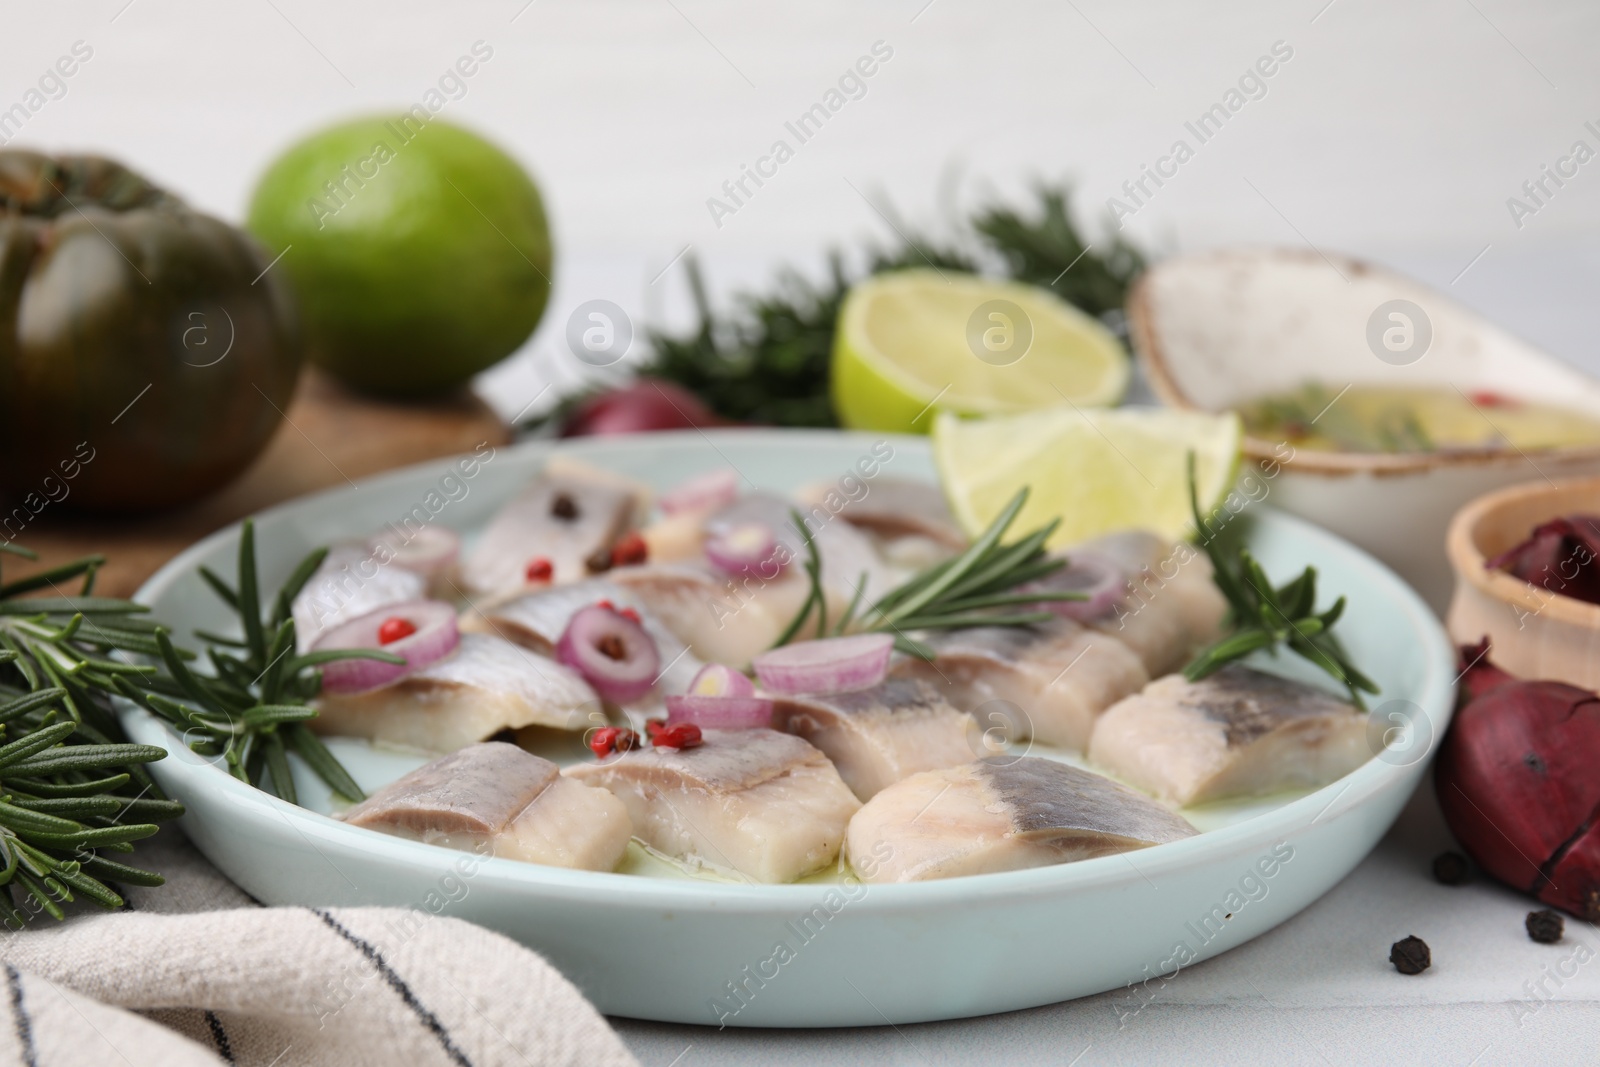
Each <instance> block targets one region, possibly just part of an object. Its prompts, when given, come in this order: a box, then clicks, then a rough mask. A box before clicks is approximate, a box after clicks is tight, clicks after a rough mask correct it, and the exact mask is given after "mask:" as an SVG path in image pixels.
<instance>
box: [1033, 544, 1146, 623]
mask: <svg viewBox="0 0 1600 1067" xmlns="http://www.w3.org/2000/svg"><path fill="white" fill-rule="evenodd" d="M1026 588H1027V589H1028V590H1031V591H1035V592H1047V593H1082V594H1083V596H1084V599H1082V600H1045V601H1041V602H1040V607H1042V608H1045V609H1046V610H1048V611H1053V612H1055V613H1056V614H1057V615H1060V616H1063V617H1064V618H1068V619H1077V620H1078V621H1079V622H1089V621H1090V620H1093V619H1098V618H1100V617H1101V616H1102V615H1105V614H1106V613H1107V612H1109V611H1110V610H1111V609H1112V608H1114V607H1116V606H1117V605H1118V604H1120V603H1122V601H1123V598H1124V597H1126V596H1127V595H1128V572H1127V571H1125V570H1123V568H1122V565H1121V564H1119V563H1118V562H1117V561H1116V560H1114V559H1112V558H1111V557H1110V556H1107V555H1103V554H1101V553H1099V552H1095V551H1092V550H1085V551H1082V552H1069V553H1068V555H1067V565H1066V566H1065V567H1062V568H1061V569H1060V570H1058V571H1056V572H1055V573H1054V574H1052V575H1050V576H1048V577H1046V578H1043V579H1041V580H1040V581H1037V582H1034V583H1032V584H1031V585H1029V586H1027V587H1026Z"/></svg>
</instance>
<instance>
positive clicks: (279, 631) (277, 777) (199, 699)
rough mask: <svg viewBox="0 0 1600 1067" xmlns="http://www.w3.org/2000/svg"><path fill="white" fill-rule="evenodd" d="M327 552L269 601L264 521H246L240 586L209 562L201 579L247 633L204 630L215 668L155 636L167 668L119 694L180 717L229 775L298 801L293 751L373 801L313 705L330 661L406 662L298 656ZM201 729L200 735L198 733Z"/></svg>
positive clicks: (195, 744)
mask: <svg viewBox="0 0 1600 1067" xmlns="http://www.w3.org/2000/svg"><path fill="white" fill-rule="evenodd" d="M326 556H327V549H325V548H323V549H317V550H316V551H314V552H312V553H311V554H310V555H308V556H306V558H305V559H303V560H302V561H301V562H300V564H299V566H297V567H296V568H295V569H294V572H293V573H292V574H291V575H290V576H289V578H288V580H287V581H285V582H284V584H283V586H282V587H281V588H280V589H279V590H278V591H277V593H276V595H275V596H273V597H272V599H271V602H270V607H265V608H264V607H263V603H262V598H261V587H260V581H259V577H258V571H257V567H256V552H255V527H254V525H253V524H252V523H251V522H250V521H248V520H246V521H245V524H244V528H243V530H242V531H241V532H240V535H239V562H238V575H237V585H229V584H228V583H227V582H226V581H225V580H224V579H223V578H222V577H221V576H219V575H218V574H216V573H215V572H214V571H211V570H210V569H209V568H204V567H203V568H201V570H200V575H201V577H202V578H203V579H204V580H205V582H206V584H207V585H209V586H210V587H211V589H212V591H213V592H215V593H216V594H217V596H218V597H219V598H220V599H221V600H222V601H223V602H224V603H225V604H227V605H228V606H229V607H230V608H232V609H233V610H234V611H235V612H236V613H237V614H238V616H239V621H240V629H241V630H242V632H243V637H242V638H226V637H221V636H219V635H213V634H206V633H202V632H201V631H196V633H197V634H198V635H200V636H201V638H202V640H205V641H206V642H207V644H208V646H209V647H208V648H207V649H206V658H207V660H208V661H209V663H210V665H211V667H212V673H210V674H200V673H197V672H195V671H193V670H190V669H189V666H188V664H186V663H185V662H184V655H183V653H182V652H181V651H180V650H179V649H178V648H177V647H176V646H175V645H174V644H173V643H172V638H171V636H170V635H169V634H168V632H167V631H166V630H165V629H158V630H156V632H155V634H154V642H155V645H156V652H157V654H158V655H159V656H160V659H161V662H162V664H163V665H164V667H165V669H166V670H165V673H164V674H162V675H160V676H157V677H154V678H142V679H137V680H131V681H125V682H123V683H121V685H120V686H119V691H120V692H121V693H122V694H123V695H124V696H127V697H129V698H130V699H133V700H137V701H139V702H140V703H141V704H143V705H144V706H145V707H146V708H149V709H150V711H152V712H153V713H155V714H156V715H158V716H160V717H161V718H162V719H164V720H166V721H167V722H169V723H171V724H172V725H173V726H174V727H176V728H177V729H178V730H179V731H180V732H182V733H183V735H184V737H185V738H186V739H190V738H192V740H190V741H189V747H190V748H191V749H193V750H194V751H195V752H197V753H199V754H201V755H203V756H211V757H217V756H220V757H222V759H223V760H224V762H225V764H226V766H227V768H228V772H229V773H230V774H232V775H233V776H234V777H236V778H239V779H240V780H242V781H245V782H249V783H251V784H253V785H257V786H264V785H268V784H269V785H270V786H271V788H272V791H273V792H275V793H277V794H278V796H280V797H282V798H283V799H284V800H287V801H289V802H290V803H298V797H297V795H296V791H295V786H294V778H293V776H292V774H291V773H290V768H289V759H288V753H289V752H290V751H293V752H295V753H297V754H298V755H299V756H300V757H301V759H303V760H304V761H305V763H306V765H307V766H309V767H310V768H311V770H312V771H313V772H314V773H315V774H316V775H317V777H319V778H321V779H322V780H323V781H324V782H326V783H327V784H328V786H329V788H331V789H332V790H333V791H334V792H335V793H338V794H339V795H340V796H342V797H345V798H346V799H349V800H360V799H362V797H363V795H364V794H363V793H362V791H361V787H360V786H358V785H357V784H356V782H355V780H354V779H353V778H351V777H350V774H349V772H347V771H346V770H345V769H344V767H343V766H342V765H341V764H340V763H339V761H338V760H337V759H335V758H334V756H333V753H331V752H329V751H328V749H327V747H326V746H324V745H323V743H322V741H321V740H320V739H319V738H318V737H317V735H316V734H314V733H312V732H311V730H310V728H309V727H307V726H306V722H307V721H308V720H310V719H314V718H316V714H317V712H316V709H315V708H313V707H311V706H310V704H309V701H310V700H311V699H312V698H313V697H315V696H316V695H317V693H318V692H319V691H320V690H321V688H322V672H321V671H320V670H318V668H319V667H321V666H322V665H323V664H325V663H331V662H333V661H335V660H343V659H376V660H382V661H384V662H386V663H401V662H404V661H403V660H401V659H400V658H399V657H397V656H395V655H392V654H391V653H388V652H382V651H379V650H376V649H341V650H337V651H324V652H307V653H303V654H300V655H295V654H294V649H295V628H294V615H293V611H292V609H291V605H292V604H293V602H294V598H295V596H296V595H297V594H298V593H299V592H300V590H301V589H302V588H304V587H305V584H306V582H307V581H309V580H310V578H311V576H312V575H313V574H314V573H315V572H316V570H317V567H318V566H320V565H321V563H322V561H323V559H324V558H325V557H326ZM196 735H198V736H196Z"/></svg>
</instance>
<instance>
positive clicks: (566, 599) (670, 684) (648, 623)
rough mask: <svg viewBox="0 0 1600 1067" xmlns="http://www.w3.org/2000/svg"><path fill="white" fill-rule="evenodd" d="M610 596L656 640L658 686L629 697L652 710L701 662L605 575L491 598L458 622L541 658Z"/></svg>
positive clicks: (684, 687)
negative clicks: (570, 625) (577, 619)
mask: <svg viewBox="0 0 1600 1067" xmlns="http://www.w3.org/2000/svg"><path fill="white" fill-rule="evenodd" d="M639 569H640V568H638V567H624V568H618V569H617V570H616V571H615V572H614V574H615V575H622V574H625V573H627V572H630V571H636V570H639ZM602 600H609V601H611V603H612V604H614V605H615V606H616V607H617V608H618V609H619V610H620V609H623V608H632V609H633V610H634V611H636V612H638V613H639V625H640V626H642V627H644V631H645V633H647V634H649V635H650V639H651V640H652V641H654V642H655V643H656V653H657V654H658V655H659V656H660V657H661V668H662V670H661V678H660V680H659V681H658V682H657V685H656V689H657V690H659V692H654V693H651V694H649V695H648V696H647V697H645V698H641V700H640V701H630V702H629V704H628V705H625V706H626V707H628V708H630V709H631V708H633V707H634V706H635V705H636V704H637V705H639V707H640V708H642V709H644V710H647V711H650V712H652V713H653V712H654V711H656V710H658V708H660V707H664V705H662V701H661V697H662V696H663V695H665V694H678V693H685V692H687V691H688V689H689V683H690V682H692V681H693V680H694V676H695V675H696V674H697V673H699V671H700V668H701V667H703V666H705V663H704V661H703V660H701V659H700V658H699V657H698V656H695V655H694V654H693V653H692V652H690V651H689V649H688V647H687V646H686V645H685V644H684V643H683V642H682V641H680V640H679V639H678V637H677V636H676V635H675V634H674V633H673V632H672V631H671V630H669V629H668V628H667V627H666V626H665V625H663V623H662V622H661V620H660V618H658V617H657V616H656V613H655V612H654V611H652V610H651V609H650V607H649V606H648V605H647V604H646V602H645V599H644V598H643V597H641V596H638V595H637V594H636V593H635V592H634V590H633V589H632V588H630V587H629V586H627V585H623V584H620V583H618V582H616V581H613V580H611V579H609V578H590V579H587V580H585V581H581V582H568V583H566V584H564V585H551V586H545V587H543V588H538V589H530V590H528V591H526V592H521V593H513V594H512V595H510V596H508V597H503V598H501V599H498V600H494V601H490V602H488V603H486V604H484V605H482V606H481V607H479V608H478V609H477V610H476V611H474V612H472V613H471V614H470V615H469V616H468V617H467V618H465V619H463V621H462V628H463V629H464V630H469V631H473V632H478V633H494V634H498V635H499V636H501V637H503V638H505V639H506V640H507V641H510V642H512V643H513V644H516V645H520V646H521V647H523V648H526V649H529V650H530V651H533V652H536V653H538V654H539V655H541V656H554V655H555V648H556V644H557V642H559V641H560V640H561V635H562V633H564V632H565V631H566V628H567V624H568V623H570V622H571V621H572V616H574V615H576V614H577V613H578V612H579V611H581V610H582V609H584V608H586V607H588V606H590V605H591V604H596V603H599V602H600V601H602Z"/></svg>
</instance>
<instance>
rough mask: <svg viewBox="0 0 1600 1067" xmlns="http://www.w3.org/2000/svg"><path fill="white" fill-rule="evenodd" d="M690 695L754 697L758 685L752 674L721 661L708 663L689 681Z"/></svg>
mask: <svg viewBox="0 0 1600 1067" xmlns="http://www.w3.org/2000/svg"><path fill="white" fill-rule="evenodd" d="M689 695H690V696H697V697H753V696H755V695H756V685H755V683H754V682H752V681H751V680H750V676H749V675H747V674H745V673H744V672H743V671H736V670H734V669H733V668H732V667H724V666H723V665H722V664H720V663H707V664H706V665H705V666H704V667H701V668H700V671H699V673H698V674H696V675H695V676H694V680H693V681H691V682H690V683H689Z"/></svg>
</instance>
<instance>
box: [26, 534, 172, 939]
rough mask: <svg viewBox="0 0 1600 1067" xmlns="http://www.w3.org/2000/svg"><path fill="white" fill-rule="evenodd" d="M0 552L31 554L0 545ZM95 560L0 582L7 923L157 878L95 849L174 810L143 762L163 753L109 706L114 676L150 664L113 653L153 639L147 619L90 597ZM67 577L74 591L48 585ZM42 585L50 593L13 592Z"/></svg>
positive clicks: (138, 835)
mask: <svg viewBox="0 0 1600 1067" xmlns="http://www.w3.org/2000/svg"><path fill="white" fill-rule="evenodd" d="M6 553H9V554H11V555H14V556H18V557H21V558H25V559H33V558H36V557H35V556H34V555H33V553H31V552H29V551H27V550H26V549H23V548H20V547H19V546H16V545H12V544H9V543H0V556H3V554H6ZM104 562H105V561H104V559H103V558H102V557H99V556H89V557H86V558H84V559H80V560H75V561H73V562H71V563H66V564H63V565H61V566H59V567H53V568H50V569H48V570H45V571H40V572H38V573H36V574H34V575H31V576H29V577H27V578H23V579H20V580H17V581H13V582H9V583H3V584H0V740H3V742H4V743H3V744H0V922H4V923H5V925H6V926H7V927H9V928H11V929H20V928H21V927H22V925H23V924H25V923H26V922H27V921H28V919H29V918H30V917H31V916H32V915H36V914H38V913H40V912H43V913H44V914H47V915H50V916H52V917H54V918H57V919H60V918H62V917H64V915H65V912H64V911H63V910H62V907H61V905H62V904H64V903H67V902H70V901H72V900H75V899H78V898H79V897H82V898H86V899H88V900H92V901H94V902H95V903H96V904H99V905H101V906H102V907H107V908H115V907H119V906H121V904H122V903H123V898H122V895H121V893H120V892H119V891H118V889H117V888H116V887H117V886H118V885H144V886H156V885H160V884H162V878H161V876H160V875H159V874H156V873H155V872H153V871H147V870H144V869H142V868H139V867H134V866H131V865H129V864H127V863H124V862H121V861H120V860H114V859H111V858H109V857H108V855H107V854H111V855H123V854H125V853H128V852H132V851H133V842H134V841H138V840H140V839H142V838H146V837H149V836H150V835H151V834H154V833H155V832H156V829H157V827H156V825H155V824H156V822H157V821H159V820H162V819H170V818H173V817H175V816H178V815H181V814H183V806H182V805H181V804H178V803H177V802H175V801H172V800H169V799H168V798H167V796H166V794H164V793H163V792H162V791H161V789H160V788H159V787H158V786H157V785H156V784H155V782H154V781H153V780H151V778H150V776H149V774H148V772H146V770H145V769H144V765H145V764H147V763H150V762H153V761H155V760H159V759H161V758H162V757H163V756H165V755H166V753H165V752H163V751H162V750H161V749H159V748H155V747H153V746H150V745H133V744H128V743H126V740H125V738H124V735H123V734H122V731H121V729H120V727H119V725H118V723H117V721H116V718H115V717H114V715H113V714H112V712H111V706H110V701H109V694H110V692H112V691H113V690H114V688H115V687H116V686H117V685H118V684H121V683H125V682H127V681H128V680H130V679H143V678H146V677H147V676H150V675H153V674H154V672H155V668H153V667H144V666H137V665H134V664H132V663H130V662H128V661H127V660H126V659H125V658H122V657H119V656H118V655H117V654H118V653H141V652H146V651H149V650H151V649H153V648H154V638H153V634H154V630H155V627H154V624H152V623H150V622H149V621H148V620H146V619H143V618H141V617H140V614H141V613H142V612H144V611H145V609H144V608H143V607H142V606H140V605H138V604H132V603H129V602H128V601H124V600H113V599H109V598H105V597H96V596H93V595H92V594H93V592H94V580H95V574H96V572H97V570H98V569H99V567H100V566H101V565H102V564H103V563H104ZM74 581H78V582H79V583H80V584H79V587H78V589H77V591H76V595H68V594H65V593H62V592H61V591H60V587H61V586H62V585H64V584H68V583H72V582H74ZM45 589H52V590H54V591H56V592H57V594H58V595H56V596H54V597H24V596H22V594H25V593H34V592H39V591H42V590H45ZM113 657H116V658H113Z"/></svg>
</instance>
